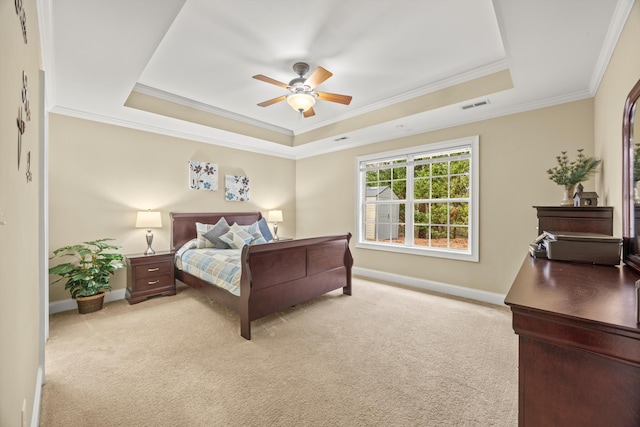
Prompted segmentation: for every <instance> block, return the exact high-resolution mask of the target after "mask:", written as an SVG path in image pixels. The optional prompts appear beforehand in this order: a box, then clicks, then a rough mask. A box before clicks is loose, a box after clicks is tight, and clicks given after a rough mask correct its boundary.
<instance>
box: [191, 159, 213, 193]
mask: <svg viewBox="0 0 640 427" xmlns="http://www.w3.org/2000/svg"><path fill="white" fill-rule="evenodd" d="M189 188H192V189H194V190H209V191H218V165H217V164H215V163H206V162H199V161H197V160H190V161H189Z"/></svg>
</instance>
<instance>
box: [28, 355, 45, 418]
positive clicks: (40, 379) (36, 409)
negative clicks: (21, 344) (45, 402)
mask: <svg viewBox="0 0 640 427" xmlns="http://www.w3.org/2000/svg"><path fill="white" fill-rule="evenodd" d="M43 374H44V370H43V368H42V366H38V375H36V389H35V392H34V393H33V408H32V409H31V427H38V426H39V425H40V406H41V402H42V386H43V385H44V375H43Z"/></svg>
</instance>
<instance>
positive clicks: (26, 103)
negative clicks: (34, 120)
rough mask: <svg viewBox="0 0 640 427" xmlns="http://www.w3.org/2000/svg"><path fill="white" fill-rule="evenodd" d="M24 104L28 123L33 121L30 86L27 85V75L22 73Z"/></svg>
mask: <svg viewBox="0 0 640 427" xmlns="http://www.w3.org/2000/svg"><path fill="white" fill-rule="evenodd" d="M22 103H23V104H24V112H25V116H26V118H27V121H28V122H30V121H31V107H29V84H28V83H27V73H25V72H24V71H22Z"/></svg>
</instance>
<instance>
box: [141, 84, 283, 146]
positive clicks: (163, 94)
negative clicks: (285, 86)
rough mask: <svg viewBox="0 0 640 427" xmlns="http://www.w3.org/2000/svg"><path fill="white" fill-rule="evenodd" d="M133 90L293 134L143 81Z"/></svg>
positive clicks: (271, 129) (246, 122) (253, 124)
mask: <svg viewBox="0 0 640 427" xmlns="http://www.w3.org/2000/svg"><path fill="white" fill-rule="evenodd" d="M132 92H139V93H141V94H143V95H149V96H153V97H154V98H159V99H162V100H165V101H169V102H173V103H175V104H179V105H183V106H185V107H189V108H194V109H196V110H201V111H204V112H207V113H210V114H215V115H217V116H220V117H224V118H226V119H231V120H236V121H238V122H241V123H245V124H248V125H250V126H256V127H260V128H262V129H267V130H270V131H274V132H278V133H281V134H284V135H287V136H293V132H291V131H290V130H289V129H285V128H283V127H280V126H275V125H272V124H270V123H267V122H263V121H261V120H256V119H252V118H251V117H247V116H244V115H242V114H237V113H233V112H231V111H228V110H224V109H222V108H217V107H214V106H212V105H209V104H205V103H204V102H200V101H196V100H194V99H190V98H186V97H184V96H180V95H176V94H173V93H170V92H166V91H163V90H161V89H156V88H154V87H151V86H147V85H144V84H142V83H136V84H135V86H134V87H133V90H132Z"/></svg>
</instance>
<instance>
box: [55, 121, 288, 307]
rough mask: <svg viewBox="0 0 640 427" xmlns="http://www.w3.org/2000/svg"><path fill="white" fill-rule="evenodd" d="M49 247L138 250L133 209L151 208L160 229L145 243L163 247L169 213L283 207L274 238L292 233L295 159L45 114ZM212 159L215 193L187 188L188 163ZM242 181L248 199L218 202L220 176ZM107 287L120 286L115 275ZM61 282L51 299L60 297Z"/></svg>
mask: <svg viewBox="0 0 640 427" xmlns="http://www.w3.org/2000/svg"><path fill="white" fill-rule="evenodd" d="M49 130H50V141H49V150H50V155H49V162H50V164H49V168H50V169H49V170H50V173H49V179H50V181H49V220H50V236H49V238H50V243H49V245H50V249H51V250H53V249H55V248H58V247H60V246H64V245H68V244H75V243H78V242H81V241H85V240H93V239H97V238H102V237H112V238H115V239H116V242H115V243H117V244H119V245H121V246H123V252H124V253H125V254H127V253H140V252H143V251H144V250H145V249H146V242H145V237H144V236H145V233H146V231H145V230H141V229H136V228H134V225H135V220H136V212H137V211H138V210H146V209H152V210H159V211H161V213H162V222H163V228H162V229H157V230H154V241H153V248H154V249H155V250H156V251H159V250H168V249H169V240H170V231H171V224H170V221H169V212H172V211H174V212H231V211H255V210H259V211H262V212H263V214H264V215H266V212H267V211H268V210H269V209H274V208H279V209H282V210H283V216H284V222H283V223H282V224H280V226H279V234H280V235H282V236H287V235H295V231H296V230H295V224H296V208H295V200H294V195H295V162H294V161H293V160H289V159H283V158H278V157H271V156H266V155H262V154H254V153H250V152H246V151H239V150H233V149H228V148H224V147H220V146H215V145H211V144H205V143H200V142H194V141H188V140H183V139H178V138H174V137H169V136H164V135H157V134H153V133H148V132H143V131H138V130H133V129H128V128H123V127H119V126H113V125H108V124H103V123H97V122H92V121H88V120H82V119H77V118H72V117H68V116H61V115H56V114H52V115H51V116H50V123H49ZM189 160H199V161H205V162H210V163H216V164H218V168H219V169H218V172H219V187H218V188H219V189H218V191H203V190H191V189H189V188H188V177H189V175H188V171H189V167H188V162H189ZM225 174H230V175H243V176H247V177H249V180H250V200H249V202H227V201H225V200H224V175H225ZM111 283H112V286H113V288H114V289H119V288H124V287H125V286H126V273H125V271H124V270H119V271H117V272H116V275H115V276H114V278H113V280H112V282H111ZM68 298H69V294H68V292H67V291H65V290H64V286H63V285H62V284H56V285H54V286H52V287H51V297H50V299H51V301H57V300H64V299H68Z"/></svg>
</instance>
